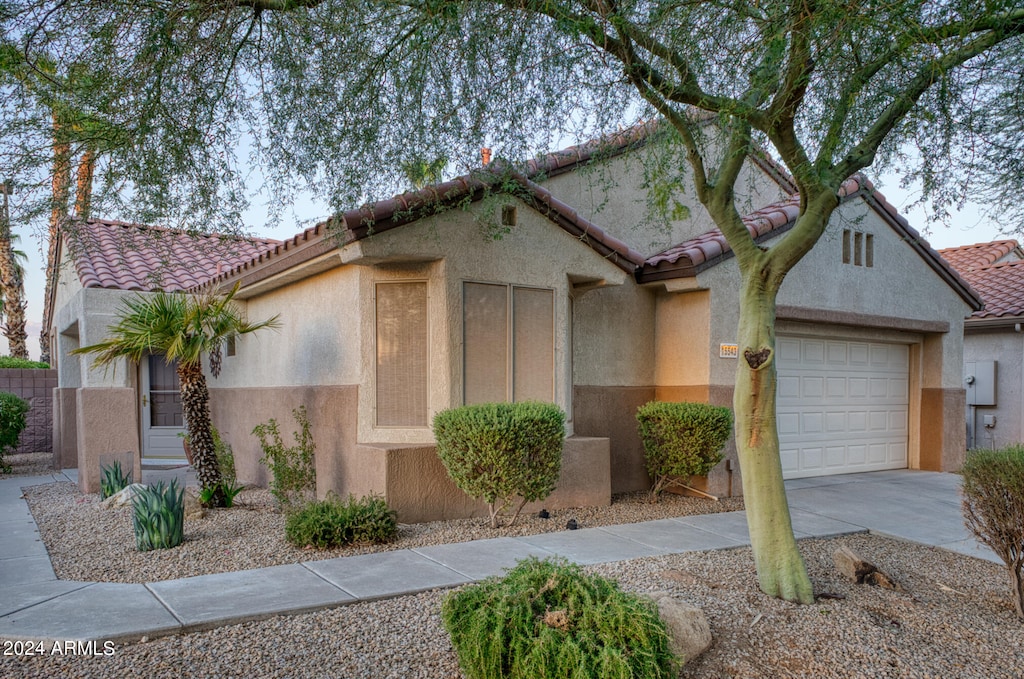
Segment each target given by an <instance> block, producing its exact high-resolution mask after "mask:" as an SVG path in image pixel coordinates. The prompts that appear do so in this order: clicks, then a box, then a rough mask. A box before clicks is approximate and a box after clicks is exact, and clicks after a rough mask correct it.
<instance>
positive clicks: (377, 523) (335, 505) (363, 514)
mask: <svg viewBox="0 0 1024 679" xmlns="http://www.w3.org/2000/svg"><path fill="white" fill-rule="evenodd" d="M284 532H285V537H286V538H287V539H288V542H290V543H292V544H293V545H296V546H298V547H306V546H313V547H316V548H317V549H327V548H329V547H337V546H340V545H351V544H373V543H377V542H390V541H391V540H393V539H394V538H395V535H396V533H397V532H398V517H397V514H396V513H395V511H394V510H393V509H391V508H389V507H388V505H387V503H386V502H385V501H384V499H383V498H379V497H374V496H369V497H363V498H360V499H358V500H357V499H356V498H354V497H352V496H351V495H350V496H349V498H348V499H347V500H344V501H342V500H341V499H339V498H338V497H336V496H334V495H331V494H328V496H327V498H326V499H324V500H319V501H317V502H310V503H309V504H307V505H305V506H304V507H302V508H301V509H298V510H296V511H294V512H291V513H290V514H288V517H287V518H286V519H285V524H284Z"/></svg>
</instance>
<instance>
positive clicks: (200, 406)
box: [73, 285, 280, 507]
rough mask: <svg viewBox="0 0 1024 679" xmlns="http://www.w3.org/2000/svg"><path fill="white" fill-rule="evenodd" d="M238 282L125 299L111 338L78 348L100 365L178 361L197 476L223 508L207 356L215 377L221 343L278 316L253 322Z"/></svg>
mask: <svg viewBox="0 0 1024 679" xmlns="http://www.w3.org/2000/svg"><path fill="white" fill-rule="evenodd" d="M237 291H238V286H237V285H236V286H235V287H234V288H233V289H232V290H231V291H230V292H229V293H227V294H226V295H215V294H212V293H206V294H202V295H190V294H186V293H181V292H156V293H150V294H147V295H141V294H140V295H137V296H135V297H132V298H128V299H126V300H124V302H122V307H121V309H119V311H118V317H119V320H118V321H117V323H115V324H114V325H112V326H110V328H108V331H109V333H110V336H109V337H108V338H107V339H105V340H103V341H102V342H99V343H97V344H92V345H89V346H85V347H81V348H79V349H75V350H74V352H73V353H76V354H96V359H95V360H96V365H99V366H106V365H110V364H111V363H113V362H114V361H115V360H116V359H118V358H120V357H122V356H123V357H125V358H127V359H128V360H130V361H132V362H134V363H136V364H137V363H139V362H140V361H141V360H142V359H143V358H144V357H145V356H146V355H147V354H151V353H162V354H164V356H165V357H166V359H167V361H168V362H170V361H173V360H175V359H177V361H178V369H177V370H178V379H179V381H180V385H181V386H180V389H181V408H182V412H183V414H184V417H185V429H186V431H187V432H188V438H189V444H190V445H191V447H192V455H193V462H194V464H195V468H196V476H197V477H198V478H199V483H200V485H201V486H202V487H203V489H204V491H206V492H207V493H208V494H209V497H210V500H209V501H208V502H207V504H208V505H209V506H211V507H222V506H224V489H223V487H222V483H223V481H222V479H221V475H220V468H219V467H218V466H217V456H216V455H215V454H214V447H213V434H212V424H211V422H210V394H209V391H208V390H207V388H206V378H205V377H204V376H203V368H202V363H201V359H202V355H203V354H204V353H209V354H211V359H212V360H211V364H212V369H211V372H212V373H213V376H214V377H217V375H218V374H219V373H220V365H219V363H220V362H219V360H216V357H219V355H220V347H221V345H222V344H223V342H225V341H228V340H230V339H232V338H234V337H237V336H238V335H242V334H246V333H250V332H254V331H256V330H259V329H261V328H276V327H278V326H279V325H280V324H279V323H278V321H277V316H274V317H273V318H270V319H267V320H265V321H260V322H258V323H249V322H248V321H246V320H245V318H244V317H243V315H242V313H241V310H240V309H239V308H238V306H237V305H235V304H233V303H232V302H231V299H232V298H233V297H234V295H235V293H236V292H237Z"/></svg>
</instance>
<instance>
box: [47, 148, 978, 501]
mask: <svg viewBox="0 0 1024 679" xmlns="http://www.w3.org/2000/svg"><path fill="white" fill-rule="evenodd" d="M652 138H653V137H652V134H651V132H650V129H649V128H636V129H633V130H630V131H628V132H627V133H623V134H621V135H619V136H617V137H616V138H614V139H612V140H611V141H610V142H605V143H602V144H600V145H598V144H591V145H584V146H580V147H573V148H571V149H567V150H566V151H563V152H560V153H556V154H552V155H549V156H546V157H544V158H541V159H540V160H538V161H535V162H532V163H530V164H529V165H528V166H527V167H526V168H525V169H524V170H523V171H522V173H517V172H511V173H508V174H505V173H504V172H503V169H502V168H500V167H499V168H495V167H494V166H488V167H487V168H484V169H483V170H481V171H479V172H477V173H474V174H472V175H467V176H464V177H460V178H458V179H455V180H453V181H450V182H445V183H443V184H440V185H437V186H433V187H429V188H427V189H424V190H422V191H419V192H416V193H406V194H403V195H401V196H397V197H395V198H393V199H389V200H385V201H380V202H378V203H375V204H373V205H369V206H364V207H362V208H360V209H357V210H352V211H349V212H347V213H345V214H343V215H338V216H337V217H336V218H335V219H333V220H331V221H329V222H325V223H323V224H320V225H318V226H316V227H314V228H311V229H307V230H306V231H304V232H303V233H301V234H298V235H297V236H295V237H294V238H292V239H289V240H287V241H285V242H283V243H280V244H273V245H268V246H267V247H263V246H262V245H259V246H258V245H253V247H254V248H257V249H260V248H262V250H261V251H260V252H259V253H258V254H254V255H253V256H252V257H251V258H250V259H249V260H248V261H245V262H244V263H242V262H239V261H237V260H236V261H234V262H227V263H226V265H225V266H222V267H221V268H220V270H219V271H218V270H215V269H213V268H212V267H211V268H209V269H208V274H209V275H208V277H207V280H206V283H205V284H206V285H212V286H215V287H217V288H220V289H227V288H228V287H230V286H233V285H236V284H238V285H240V289H239V292H238V294H237V299H239V300H240V302H241V303H242V304H243V305H244V306H245V307H246V311H247V313H248V315H249V317H250V318H252V319H262V318H266V317H269V316H272V315H274V314H280V320H281V324H282V327H281V330H280V331H279V332H263V333H259V334H257V335H256V336H246V337H244V338H240V339H239V340H238V342H237V344H236V345H235V346H233V347H229V348H228V351H226V352H225V357H224V362H223V369H222V373H221V376H220V378H219V379H217V380H211V381H210V388H211V389H210V391H211V404H212V412H213V419H214V423H215V424H216V426H217V427H218V428H219V429H220V430H221V432H222V434H223V435H224V437H225V438H226V439H227V440H228V441H229V442H230V443H231V445H232V447H233V449H234V452H235V455H236V465H237V469H238V474H239V478H241V479H242V480H243V481H249V482H264V481H265V480H266V474H265V471H264V470H263V469H262V468H261V467H260V466H259V464H258V462H257V460H258V459H259V456H260V452H259V450H258V447H257V444H256V441H255V439H254V438H253V437H252V436H251V435H250V432H251V431H252V429H253V427H254V426H255V425H256V424H258V423H260V422H263V421H266V420H267V419H269V418H271V417H274V418H277V419H278V420H279V421H280V422H282V424H285V425H287V424H288V423H290V415H289V411H290V410H291V409H292V408H294V407H297V406H298V405H300V404H304V405H306V407H307V408H308V409H309V412H310V416H311V420H312V425H313V434H314V438H315V440H316V445H317V453H316V455H317V457H316V466H317V477H318V486H319V490H320V492H321V493H323V492H326V491H327V490H334V491H335V492H338V493H340V494H342V495H344V494H347V493H355V494H357V495H360V494H364V493H370V492H375V493H378V494H381V495H383V496H384V497H385V498H386V499H387V500H388V502H389V503H390V504H391V505H392V506H393V507H394V508H395V509H397V510H398V512H399V515H400V517H401V519H402V520H404V521H418V520H427V519H435V518H447V517H454V516H465V515H468V514H470V513H473V512H479V511H480V510H481V505H478V504H476V503H474V502H472V501H469V500H468V499H467V498H466V497H465V496H464V495H463V494H462V493H461V492H459V491H458V490H457V489H455V487H454V486H453V484H452V483H451V482H450V481H449V480H448V478H447V476H446V475H445V473H444V470H443V467H442V466H441V464H440V461H439V459H438V457H437V455H436V451H435V447H434V442H433V436H432V434H431V430H430V421H431V417H432V416H433V414H434V413H436V412H438V411H439V410H442V409H444V408H448V407H452V406H458V405H462V404H463V403H477V402H484V401H495V400H522V399H539V400H545V401H553V402H555V403H557V404H558V405H559V406H561V407H562V408H563V409H565V411H566V412H567V414H568V425H567V427H568V434H569V436H568V438H567V440H566V446H565V456H564V463H563V473H562V479H561V482H560V484H559V489H558V490H557V491H556V493H555V494H554V495H553V496H552V497H551V498H550V499H549V500H548V501H547V503H546V504H547V506H550V507H557V506H572V505H576V506H579V505H584V504H600V503H606V502H608V500H609V498H610V494H611V493H613V492H615V493H617V492H625V491H633V490H639V489H643V488H647V487H649V478H648V476H647V473H646V471H645V468H644V460H643V450H642V446H641V444H640V441H639V438H638V436H637V433H636V420H635V413H636V408H637V407H638V406H640V405H642V404H643V403H645V402H647V401H649V400H651V399H663V400H693V401H705V402H711V403H715V404H724V405H731V401H732V391H733V386H732V385H733V382H734V374H735V369H736V358H735V357H736V348H735V342H736V327H737V322H738V299H737V288H738V278H739V274H738V270H737V266H736V262H735V259H734V258H733V257H732V254H731V252H730V250H729V248H728V246H727V244H726V243H725V240H724V238H723V237H722V236H721V234H720V233H719V232H718V231H717V230H716V229H715V228H714V225H713V223H712V222H711V219H710V217H709V216H708V215H707V213H706V212H705V211H704V210H703V208H702V207H701V206H700V205H699V204H696V202H695V201H694V203H693V204H691V205H688V206H685V207H686V208H688V209H674V210H673V215H674V217H673V218H672V219H668V220H659V219H656V218H654V217H652V216H651V215H652V214H654V213H652V212H651V210H650V209H649V204H648V197H647V196H648V192H647V191H646V189H645V184H646V183H647V182H648V179H649V178H648V177H646V176H645V172H644V169H643V168H644V164H643V163H642V162H641V159H644V158H648V159H649V158H650V157H651V155H650V154H655V153H658V152H659V147H658V145H657V144H656V143H654V142H653V141H652ZM676 161H677V164H676V167H681V165H678V163H679V162H683V161H682V160H681V159H676ZM499 175H502V176H501V177H499ZM737 186H738V187H739V189H741V190H743V191H744V192H745V193H744V194H742V195H739V196H738V201H739V204H740V205H747V206H749V208H750V213H749V215H748V216H747V217H746V218H745V221H746V223H747V226H748V228H749V229H750V230H751V232H752V233H754V234H755V235H756V236H757V239H758V241H759V242H761V243H765V244H770V243H771V241H772V239H774V238H776V237H778V236H779V235H781V234H782V233H784V232H785V231H786V230H787V229H789V228H790V227H791V226H792V224H793V220H795V218H796V215H797V208H798V201H799V198H798V197H796V196H794V195H793V186H792V184H791V183H790V182H789V180H788V179H787V178H786V176H785V174H784V173H783V172H781V171H780V170H779V168H778V167H776V166H775V165H774V164H773V163H771V162H770V161H768V160H766V159H763V158H757V157H751V158H750V159H749V162H748V163H747V165H746V167H745V169H744V173H743V176H742V177H741V179H740V181H739V182H738V183H737ZM842 194H843V195H842V204H841V206H840V207H839V208H838V209H837V211H836V214H835V216H834V217H833V219H832V222H831V223H830V226H829V228H828V230H827V232H826V233H825V235H824V236H823V237H822V239H821V242H820V243H819V244H818V246H817V247H815V248H814V249H813V251H812V252H811V253H810V254H808V255H807V257H805V258H804V260H803V261H801V262H800V263H799V264H798V265H797V266H796V267H795V268H794V270H793V271H792V272H791V273H790V275H789V276H788V277H787V279H786V283H785V284H784V285H783V287H782V289H781V292H780V295H779V300H778V304H779V306H778V327H777V331H778V343H777V346H778V368H779V406H778V416H779V432H780V438H781V447H782V461H783V467H784V472H785V474H786V476H787V477H789V478H796V477H801V476H814V475H820V474H839V473H846V472H857V471H867V470H876V469H896V468H904V467H910V468H920V469H936V470H938V469H945V470H951V469H957V468H958V467H959V465H960V463H961V461H962V458H963V454H964V430H963V424H962V419H961V418H962V413H963V409H964V389H963V385H962V383H961V369H962V363H961V352H962V341H963V319H964V317H965V316H967V315H968V314H970V312H971V311H972V310H974V309H977V308H979V307H980V303H979V300H978V298H977V296H976V295H975V294H974V293H973V292H972V291H971V289H970V288H969V287H968V286H967V285H966V284H965V283H964V282H963V281H962V280H961V279H960V278H959V277H958V276H957V275H956V274H955V273H954V272H953V271H952V270H951V269H950V268H949V267H948V266H947V265H946V263H945V262H944V261H943V260H942V259H941V258H940V257H939V256H938V255H937V254H936V253H935V252H934V251H933V250H932V249H931V248H930V247H929V246H928V245H927V243H925V242H924V241H923V240H922V239H920V238H919V237H918V235H917V233H916V232H915V231H914V230H913V229H911V228H910V227H909V226H908V225H907V223H906V221H905V220H903V219H902V217H900V216H899V215H898V214H897V212H896V210H895V209H894V208H893V207H892V206H891V205H890V204H889V203H887V202H886V201H885V199H884V198H883V197H882V196H881V195H880V194H878V193H877V192H876V191H875V190H874V189H873V187H872V186H871V184H870V183H868V182H867V181H866V180H863V179H860V178H858V179H852V180H850V181H848V182H847V183H846V184H845V185H844V186H843V192H842ZM693 195H694V194H693V190H692V187H690V188H687V187H685V186H684V187H683V188H682V189H681V190H680V191H678V192H677V196H678V198H677V200H679V201H680V202H682V201H684V200H685V199H687V197H688V196H693ZM443 208H451V209H443ZM90 224H91V229H90V230H88V233H92V232H93V231H96V232H99V231H102V229H103V228H104V226H105V223H102V222H98V221H94V222H90ZM117 228H123V227H117ZM495 232H497V233H499V234H500V235H501V237H500V238H499V239H496V238H495V237H493V235H494V233H495ZM97 237H99V236H97ZM188 245H189V244H187V243H184V242H182V243H181V247H182V252H181V259H186V258H187V257H188V254H187V250H188ZM145 247H146V246H145V244H144V243H140V244H139V248H141V249H140V251H139V252H140V253H141V252H143V251H144V249H145ZM83 252H84V249H83ZM82 256H84V255H79V258H81V257H82ZM140 256H141V257H142V258H143V259H146V258H147V257H148V255H140ZM68 261H69V266H66V267H65V268H64V269H63V270H62V272H61V281H62V285H61V286H59V292H58V295H59V297H58V300H57V302H56V308H57V310H58V313H57V315H56V316H55V317H54V318H56V319H57V325H56V327H55V332H56V334H57V337H58V350H57V351H56V352H55V354H56V355H58V356H59V363H60V364H62V365H61V371H60V374H61V380H62V381H61V388H60V389H58V400H60V399H64V401H65V405H64V406H63V407H62V409H61V415H60V418H59V419H60V420H61V421H66V420H68V419H71V420H74V421H76V422H79V423H85V422H88V423H89V429H90V432H82V431H79V432H78V433H77V435H76V436H66V437H63V439H62V442H61V447H62V450H64V451H65V452H64V453H63V457H64V459H71V458H77V460H78V463H79V466H80V467H81V466H83V465H92V466H95V460H96V459H97V456H98V455H100V454H102V452H103V450H104V446H107V447H109V446H108V445H107V443H106V441H107V440H110V441H113V440H116V441H118V442H119V443H118V445H120V446H128V445H129V444H130V443H131V442H132V441H135V445H136V448H135V450H138V449H139V448H138V446H139V444H138V441H140V440H142V441H143V442H145V441H146V440H147V437H151V433H150V432H149V431H148V427H147V424H146V423H145V422H144V421H142V422H141V423H140V418H139V417H132V416H131V415H132V413H133V412H141V413H143V420H144V418H145V410H146V407H143V400H142V399H145V398H146V393H145V390H144V389H141V388H140V386H139V385H140V384H141V382H142V377H141V376H138V377H136V376H134V375H128V376H127V377H123V378H122V381H119V382H116V383H113V382H99V381H98V380H99V379H100V378H98V377H93V373H92V372H91V371H90V370H89V369H88V360H87V359H86V358H82V359H78V358H77V357H75V358H68V357H67V350H68V349H69V348H71V347H74V346H78V344H79V342H81V343H85V342H86V341H89V342H92V341H96V340H99V339H101V338H102V336H103V330H102V329H101V328H99V327H98V325H99V323H98V322H97V321H98V319H97V321H89V322H87V323H86V325H87V327H86V328H85V329H84V330H83V326H82V324H83V320H81V319H87V318H93V317H92V316H89V314H90V313H92V312H91V311H90V310H91V309H92V307H93V303H92V301H91V298H89V297H88V295H90V294H93V295H95V294H96V293H97V292H98V291H93V290H92V289H91V288H89V287H88V283H87V282H86V279H85V278H83V277H82V274H81V271H82V267H81V265H80V264H79V265H78V269H75V268H74V267H73V266H70V264H75V263H77V262H78V261H79V260H76V259H75V258H74V257H72V258H70V259H69V260H68ZM114 266H115V267H116V265H114ZM76 271H77V272H78V277H77V278H76V276H75V273H76ZM196 283H203V281H200V280H198V277H197V281H196ZM118 285H119V284H118V283H116V282H114V283H111V287H113V288H115V290H110V291H109V298H110V299H111V300H112V299H113V298H114V297H115V296H119V295H122V294H124V293H123V292H121V288H119V287H118ZM83 287H85V289H84V290H83V289H80V288H83ZM183 287H185V286H183ZM103 299H104V303H106V302H105V300H106V299H107V298H103ZM109 307H110V305H109V304H106V306H104V308H103V312H104V313H107V314H109ZM106 318H107V319H109V315H108V316H107V317H106ZM76 323H77V325H76ZM64 363H71V365H63V364H64ZM145 370H146V368H145V367H143V368H142V369H141V370H140V375H141V372H142V371H145ZM125 372H129V373H130V372H131V371H130V370H127V369H126V371H125ZM107 379H109V378H107ZM99 388H107V389H120V390H121V391H119V392H117V394H116V395H114V394H112V395H111V396H110V397H109V398H108V399H107V400H104V398H103V397H101V396H99V395H98V394H95V393H91V394H89V395H88V397H87V398H82V395H83V393H84V392H87V391H88V390H89V389H92V390H93V391H95V390H97V389H99ZM72 393H73V394H76V395H77V398H76V397H73V396H72ZM115 400H116V403H117V405H116V406H114V407H116V409H117V410H118V411H119V412H120V416H119V417H118V418H106V419H103V420H97V421H95V424H94V421H93V420H92V419H91V417H92V415H91V413H92V412H94V411H93V410H91V408H93V406H92V405H91V404H92V403H100V402H103V403H109V404H113V402H114V401H115ZM130 404H131V405H133V406H137V409H135V410H132V409H130V408H129V405H130ZM105 408H107V409H113V408H112V407H111V406H110V405H108V406H105ZM62 427H63V429H62V431H65V430H67V426H66V425H62ZM285 429H287V426H285ZM100 437H105V438H104V439H103V440H102V441H101V440H100ZM142 455H143V456H144V457H147V456H149V455H150V453H149V452H147V450H146V447H145V443H143V445H142ZM739 471H740V470H739V469H738V466H737V463H736V457H735V450H734V447H733V446H732V445H731V444H730V446H729V448H728V449H727V459H726V462H725V463H724V464H722V465H719V466H718V467H717V468H716V469H715V470H714V471H713V472H712V473H711V475H710V477H709V481H708V489H709V490H710V492H712V493H717V494H722V495H724V494H726V493H728V492H730V491H731V492H733V493H734V494H738V493H740V492H741V478H740V474H739ZM79 477H80V478H82V479H86V481H84V482H83V487H88V485H89V484H90V483H91V481H88V479H91V478H94V474H93V472H92V471H89V472H88V473H85V474H83V473H82V470H81V469H80V473H79Z"/></svg>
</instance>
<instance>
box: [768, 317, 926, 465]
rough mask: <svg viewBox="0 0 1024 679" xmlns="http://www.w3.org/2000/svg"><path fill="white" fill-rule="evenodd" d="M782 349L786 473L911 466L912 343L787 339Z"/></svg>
mask: <svg viewBox="0 0 1024 679" xmlns="http://www.w3.org/2000/svg"><path fill="white" fill-rule="evenodd" d="M775 347H776V351H777V353H776V356H777V357H778V363H777V367H778V375H779V382H778V404H777V407H776V415H777V419H778V426H779V447H780V452H781V455H782V472H783V476H784V477H785V478H787V479H795V478H800V477H805V476H824V475H827V474H849V473H852V472H866V471H878V470H881V469H903V468H905V467H906V466H907V434H908V431H907V422H908V412H909V406H910V398H909V382H910V380H909V367H910V361H909V358H910V356H909V353H910V352H909V348H908V347H907V346H906V345H903V344H889V343H883V342H857V341H847V340H839V339H829V338H817V337H781V336H780V337H779V338H778V339H777V340H776V342H775Z"/></svg>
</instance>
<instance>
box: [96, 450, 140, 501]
mask: <svg viewBox="0 0 1024 679" xmlns="http://www.w3.org/2000/svg"><path fill="white" fill-rule="evenodd" d="M131 484H132V470H131V469H129V470H128V471H122V470H121V462H120V460H114V461H113V462H111V463H110V464H108V465H107V464H103V465H100V499H101V500H106V499H107V498H108V497H110V496H111V495H116V494H117V493H120V492H121V491H122V490H124V489H125V488H127V487H128V486H130V485H131Z"/></svg>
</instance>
